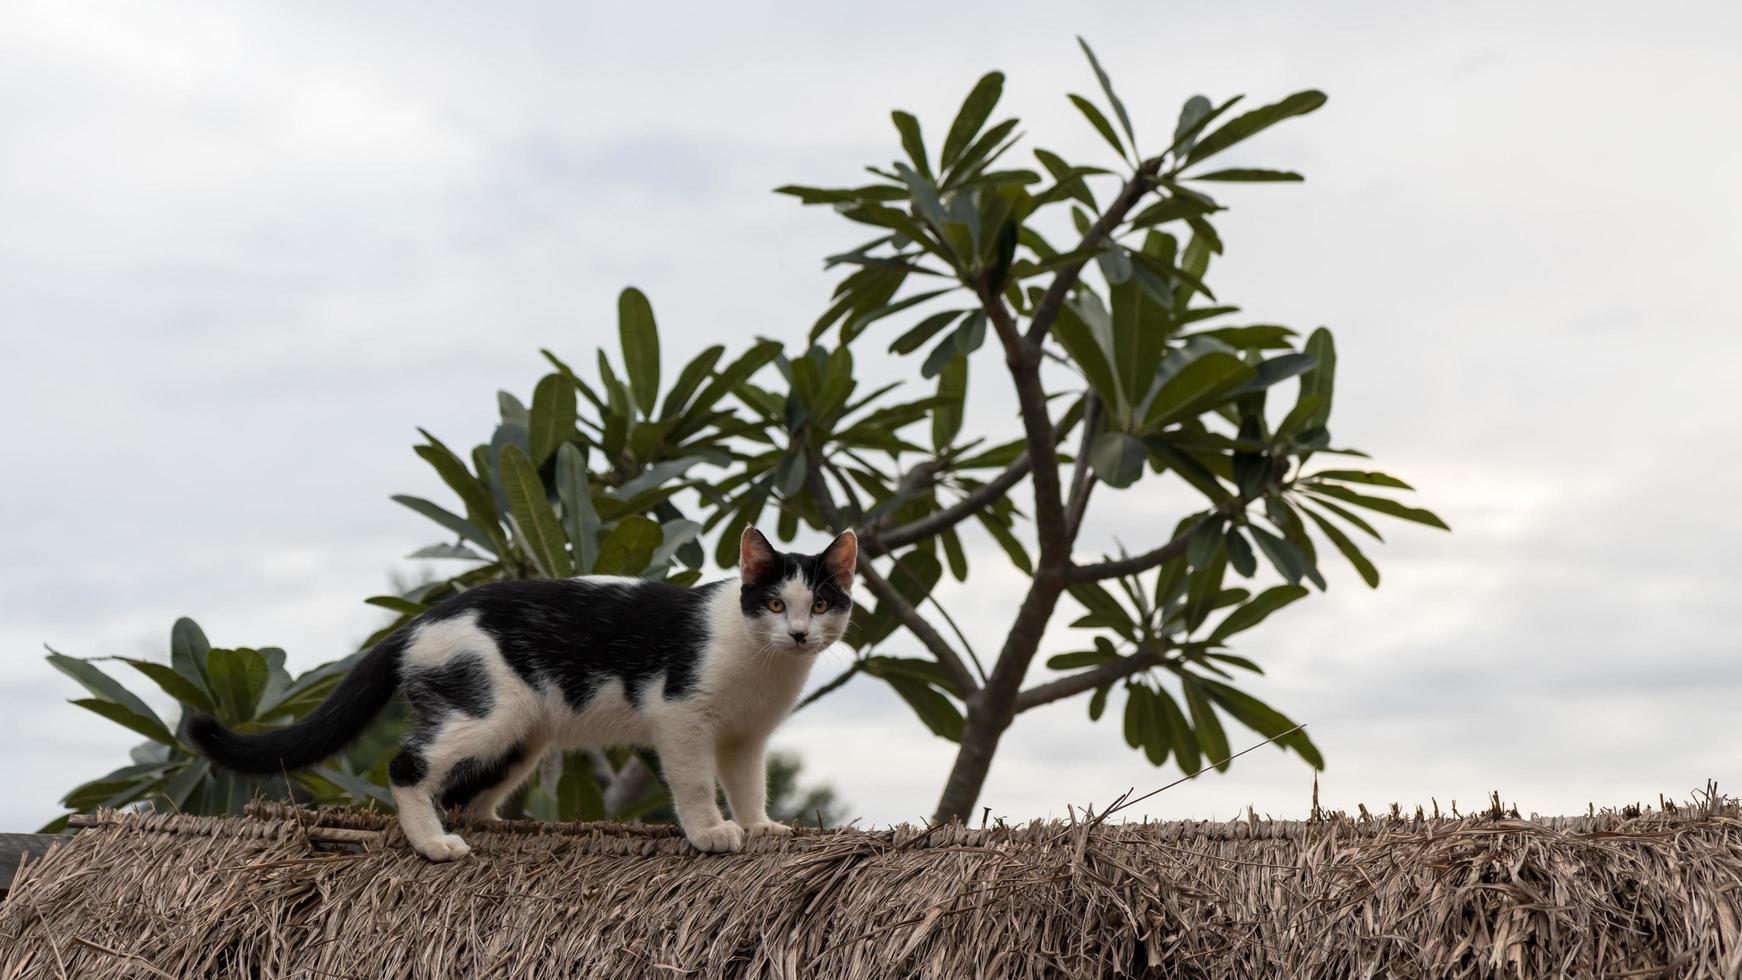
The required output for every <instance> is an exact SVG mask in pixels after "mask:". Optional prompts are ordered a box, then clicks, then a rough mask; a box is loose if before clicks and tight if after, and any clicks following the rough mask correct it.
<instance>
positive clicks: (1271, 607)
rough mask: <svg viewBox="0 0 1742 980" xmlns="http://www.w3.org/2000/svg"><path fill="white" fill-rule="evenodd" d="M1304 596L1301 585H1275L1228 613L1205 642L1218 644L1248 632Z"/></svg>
mask: <svg viewBox="0 0 1742 980" xmlns="http://www.w3.org/2000/svg"><path fill="white" fill-rule="evenodd" d="M1306 594H1307V589H1306V587H1305V586H1301V585H1277V586H1273V587H1271V588H1268V589H1265V590H1264V591H1263V592H1260V593H1258V596H1257V597H1256V598H1254V599H1253V600H1252V601H1251V602H1248V603H1246V604H1245V605H1243V606H1241V607H1240V608H1238V609H1236V610H1234V611H1233V612H1231V613H1229V614H1228V616H1227V618H1225V619H1223V620H1222V622H1221V623H1219V624H1217V626H1216V628H1215V630H1214V631H1212V632H1211V633H1210V635H1209V637H1208V639H1207V640H1206V641H1205V642H1208V643H1220V642H1221V641H1223V640H1226V639H1227V638H1228V637H1230V636H1233V635H1234V634H1235V633H1239V632H1242V631H1244V630H1249V629H1251V628H1252V627H1254V626H1257V625H1258V624H1259V623H1262V622H1264V619H1265V617H1267V616H1269V615H1270V614H1271V613H1273V612H1275V611H1277V610H1278V609H1281V608H1282V607H1283V606H1286V605H1288V604H1289V603H1291V602H1294V601H1295V600H1297V599H1299V598H1301V597H1303V596H1305V595H1306Z"/></svg>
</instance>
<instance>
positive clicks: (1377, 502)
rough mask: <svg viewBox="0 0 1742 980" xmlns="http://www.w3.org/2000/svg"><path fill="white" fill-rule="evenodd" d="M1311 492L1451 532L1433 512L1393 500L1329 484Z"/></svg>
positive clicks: (1321, 485) (1318, 486) (1316, 487)
mask: <svg viewBox="0 0 1742 980" xmlns="http://www.w3.org/2000/svg"><path fill="white" fill-rule="evenodd" d="M1312 492H1313V493H1315V494H1324V495H1326V496H1330V497H1335V498H1337V499H1338V500H1344V501H1347V502H1349V503H1351V504H1354V505H1355V506H1357V507H1365V508H1367V509H1368V510H1375V511H1378V512H1379V513H1381V514H1387V515H1389V516H1391V517H1395V518H1398V519H1400V520H1405V521H1414V522H1415V523H1417V524H1426V525H1427V526H1429V527H1437V528H1439V529H1440V530H1442V531H1450V530H1451V527H1450V526H1449V525H1448V524H1446V522H1445V521H1442V520H1440V518H1439V516H1438V515H1436V514H1435V513H1434V512H1433V511H1430V510H1424V509H1422V508H1420V507H1410V506H1407V505H1405V504H1400V503H1398V502H1397V501H1395V500H1388V499H1386V498H1384V497H1369V496H1367V495H1366V494H1364V493H1356V492H1355V491H1353V490H1350V489H1348V488H1347V487H1339V486H1332V485H1330V484H1319V485H1317V486H1314V487H1313V489H1312Z"/></svg>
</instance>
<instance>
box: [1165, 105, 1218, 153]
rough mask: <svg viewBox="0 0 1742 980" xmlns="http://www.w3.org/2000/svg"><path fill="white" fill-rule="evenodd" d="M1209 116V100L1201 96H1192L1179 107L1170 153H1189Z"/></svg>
mask: <svg viewBox="0 0 1742 980" xmlns="http://www.w3.org/2000/svg"><path fill="white" fill-rule="evenodd" d="M1209 114H1210V100H1209V99H1206V98H1204V97H1203V96H1201V95H1194V96H1192V97H1191V98H1189V99H1187V100H1186V101H1185V105H1182V106H1180V110H1179V124H1178V125H1176V126H1175V127H1174V129H1173V147H1172V152H1178V153H1186V152H1190V150H1191V148H1192V142H1193V141H1194V137H1195V136H1196V134H1197V131H1198V129H1199V128H1201V126H1202V124H1203V122H1204V119H1205V117H1207V116H1208V115H1209Z"/></svg>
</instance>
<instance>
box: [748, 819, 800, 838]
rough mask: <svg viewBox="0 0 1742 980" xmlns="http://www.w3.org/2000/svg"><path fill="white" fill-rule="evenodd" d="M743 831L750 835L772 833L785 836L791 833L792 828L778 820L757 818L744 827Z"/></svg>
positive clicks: (776, 835)
mask: <svg viewBox="0 0 1742 980" xmlns="http://www.w3.org/2000/svg"><path fill="white" fill-rule="evenodd" d="M744 832H745V833H747V834H749V835H750V836H752V837H755V836H756V835H758V834H772V835H773V836H775V837H785V836H787V835H788V834H790V833H792V828H791V827H788V826H787V825H786V824H783V823H781V822H780V821H778V820H758V821H756V822H755V823H753V824H751V825H750V826H748V827H746V828H744Z"/></svg>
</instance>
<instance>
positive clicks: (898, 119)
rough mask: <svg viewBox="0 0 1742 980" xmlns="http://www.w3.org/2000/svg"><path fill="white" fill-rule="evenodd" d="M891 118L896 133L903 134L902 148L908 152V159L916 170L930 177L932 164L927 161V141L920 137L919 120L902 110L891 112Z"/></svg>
mask: <svg viewBox="0 0 1742 980" xmlns="http://www.w3.org/2000/svg"><path fill="white" fill-rule="evenodd" d="M889 118H890V119H892V120H894V122H895V129H896V131H897V132H899V133H901V148H902V149H903V150H906V151H907V158H908V159H909V160H911V161H913V166H914V169H916V170H918V171H919V172H920V173H922V174H925V175H926V176H927V177H930V176H931V175H932V174H931V164H929V163H927V162H926V159H925V139H924V138H923V137H921V136H920V132H919V120H918V119H915V118H913V114H912V113H908V112H902V111H901V110H900V109H897V110H895V111H894V112H891V113H890V114H889Z"/></svg>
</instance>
